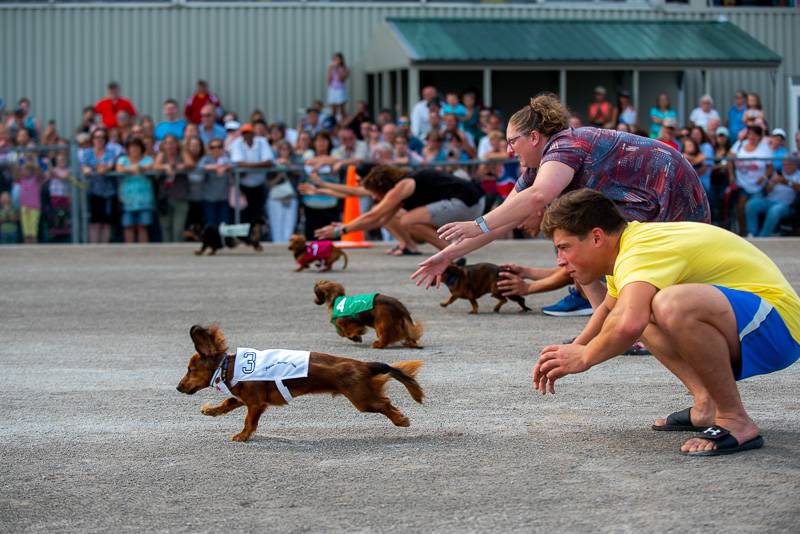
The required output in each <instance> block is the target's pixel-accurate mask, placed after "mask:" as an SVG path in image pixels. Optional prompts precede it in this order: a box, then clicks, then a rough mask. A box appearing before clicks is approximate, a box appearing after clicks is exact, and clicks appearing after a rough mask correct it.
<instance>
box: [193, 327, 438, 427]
mask: <svg viewBox="0 0 800 534" xmlns="http://www.w3.org/2000/svg"><path fill="white" fill-rule="evenodd" d="M189 335H190V336H191V338H192V341H193V342H194V346H195V349H196V350H197V352H196V353H195V354H193V355H192V356H191V357H190V358H189V369H188V371H187V372H186V375H185V376H184V377H183V378H182V379H181V381H180V383H179V384H178V388H177V389H178V391H180V392H181V393H186V394H188V395H193V394H195V393H197V392H198V391H200V390H201V389H205V388H206V387H208V386H209V385H211V380H212V377H214V376H215V373H216V372H217V370H218V369H221V368H224V369H225V371H223V372H222V375H221V379H222V380H224V381H227V382H229V381H230V380H231V378H232V377H233V374H234V372H235V370H234V369H233V363H232V362H233V361H235V360H234V359H233V358H235V356H236V354H228V352H227V351H228V345H227V342H226V341H225V335H224V334H223V333H222V330H220V329H219V327H218V326H216V325H211V326H209V327H208V328H203V327H202V326H198V325H195V326H193V327H192V328H191V329H190V331H189ZM226 364H227V365H226ZM421 365H422V362H421V361H419V360H413V361H405V362H397V363H394V364H392V365H388V364H385V363H380V362H361V361H358V360H352V359H350V358H341V357H338V356H331V355H329V354H322V353H320V352H311V353H310V355H309V358H308V376H307V377H305V378H293V379H291V380H286V382H285V384H282V386H283V387H285V388H288V391H289V393H290V395H291V396H290V397H289V398H291V397H298V396H300V395H307V394H311V393H331V394H332V395H339V394H341V395H344V396H345V397H347V399H348V400H349V401H350V402H352V403H353V406H355V407H356V408H357V409H358V410H359V411H361V412H373V413H382V414H384V415H385V416H386V417H388V418H389V419H390V420H391V421H392V423H394V424H395V425H397V426H409V424H410V423H409V420H408V417H406V416H405V415H403V413H402V412H401V411H400V410H398V409H397V407H395V406H394V405H392V402H391V400H390V399H389V398H388V397H387V396H386V394H385V392H384V387H385V386H386V382H387V381H388V380H389V379H390V378H394V379H395V380H398V381H399V382H401V383H402V384H403V385H404V386H405V387H406V389H407V390H408V393H409V394H410V395H411V398H413V399H414V400H415V401H417V402H419V403H422V400H423V398H424V397H425V394H424V392H423V391H422V388H421V387H420V385H419V384H418V383H417V381H416V379H415V377H416V375H417V371H418V369H419V368H420V366H421ZM229 390H230V392H231V394H232V395H233V396H231V397H229V398H227V399H225V400H224V401H222V403H220V404H218V405H217V406H208V405H207V404H206V405H203V407H202V408H201V410H200V411H201V412H202V413H203V415H210V416H213V417H217V416H220V415H225V414H226V413H228V412H230V411H232V410H235V409H236V408H239V407H240V406H247V415H246V416H245V420H244V428H243V429H242V431H241V432H239V433H238V434H236V435H234V436H233V437H232V438H231V439H232V440H233V441H247V440H248V439H250V436H252V435H253V432H255V431H256V428H257V427H258V421H259V419H260V418H261V414H263V413H264V410H266V409H267V407H268V406H280V405H283V404H287V401H286V398H285V397H284V395H283V394H282V393H281V391H279V389H278V386H277V385H276V382H273V381H241V382H238V383H236V384H235V385H232V386H231V387H230V388H229Z"/></svg>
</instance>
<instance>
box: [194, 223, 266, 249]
mask: <svg viewBox="0 0 800 534" xmlns="http://www.w3.org/2000/svg"><path fill="white" fill-rule="evenodd" d="M263 223H264V221H263V220H262V221H259V222H256V223H251V224H250V228H249V229H248V231H247V235H244V236H240V237H223V236H222V235H221V234H220V227H219V226H212V225H210V224H207V225H206V226H205V228H203V232H202V233H201V234H200V241H202V243H203V245H202V246H201V247H200V248H199V249H198V250H195V251H194V253H195V254H196V255H198V256H202V255H203V253H204V252H205V251H206V249H211V252H209V253H208V255H209V256H213V255H214V254H216V253H217V251H218V250H220V249H222V248H225V247H228V248H234V247H235V246H236V245H238V244H239V243H244V244H245V245H249V246H251V247H253V250H255V251H256V252H261V251H262V250H264V248H263V247H262V246H261V225H262V224H263ZM221 226H231V225H221Z"/></svg>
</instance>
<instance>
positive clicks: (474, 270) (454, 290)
mask: <svg viewBox="0 0 800 534" xmlns="http://www.w3.org/2000/svg"><path fill="white" fill-rule="evenodd" d="M499 273H500V267H499V266H497V265H495V264H494V263H476V264H474V265H467V266H458V265H453V264H450V265H448V266H447V268H446V269H445V270H444V273H442V280H443V281H444V283H445V285H447V288H448V289H449V290H450V298H449V299H447V300H446V301H444V302H442V303H440V306H441V307H442V308H446V307H447V306H449V305H450V304H452V303H453V302H455V301H456V300H457V299H467V300H468V301H469V303H470V304H472V311H471V312H469V313H471V314H475V313H478V299H479V298H480V297H481V296H483V295H485V294H486V293H491V294H492V296H493V297H494V298H496V299H497V300H498V301H499V302H498V303H497V305H496V306H495V307H494V312H495V313H498V312H499V311H500V308H502V307H503V304H505V303H506V302H508V301H509V300H513V301H514V302H516V303H517V304H519V306H520V308H522V311H523V312H527V311H531V309H530V308H529V307H527V306H526V305H525V299H524V298H522V297H520V296H518V295H514V296H509V297H505V296H503V294H502V293H501V292H500V290H499V289H497V279H498V274H499Z"/></svg>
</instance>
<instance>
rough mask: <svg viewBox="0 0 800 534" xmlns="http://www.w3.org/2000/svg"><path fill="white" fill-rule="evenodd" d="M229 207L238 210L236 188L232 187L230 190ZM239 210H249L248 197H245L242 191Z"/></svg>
mask: <svg viewBox="0 0 800 534" xmlns="http://www.w3.org/2000/svg"><path fill="white" fill-rule="evenodd" d="M228 206H230V207H231V208H233V209H236V186H232V187H231V188H230V189H228ZM239 209H240V210H246V209H247V197H246V196H244V194H242V192H241V191H239Z"/></svg>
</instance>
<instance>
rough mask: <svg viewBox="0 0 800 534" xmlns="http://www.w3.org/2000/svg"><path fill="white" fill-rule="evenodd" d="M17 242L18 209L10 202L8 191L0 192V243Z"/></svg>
mask: <svg viewBox="0 0 800 534" xmlns="http://www.w3.org/2000/svg"><path fill="white" fill-rule="evenodd" d="M14 243H19V210H18V209H16V208H15V207H14V206H13V205H12V204H11V195H10V194H9V193H8V191H3V192H2V193H0V244H3V245H9V244H14Z"/></svg>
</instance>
